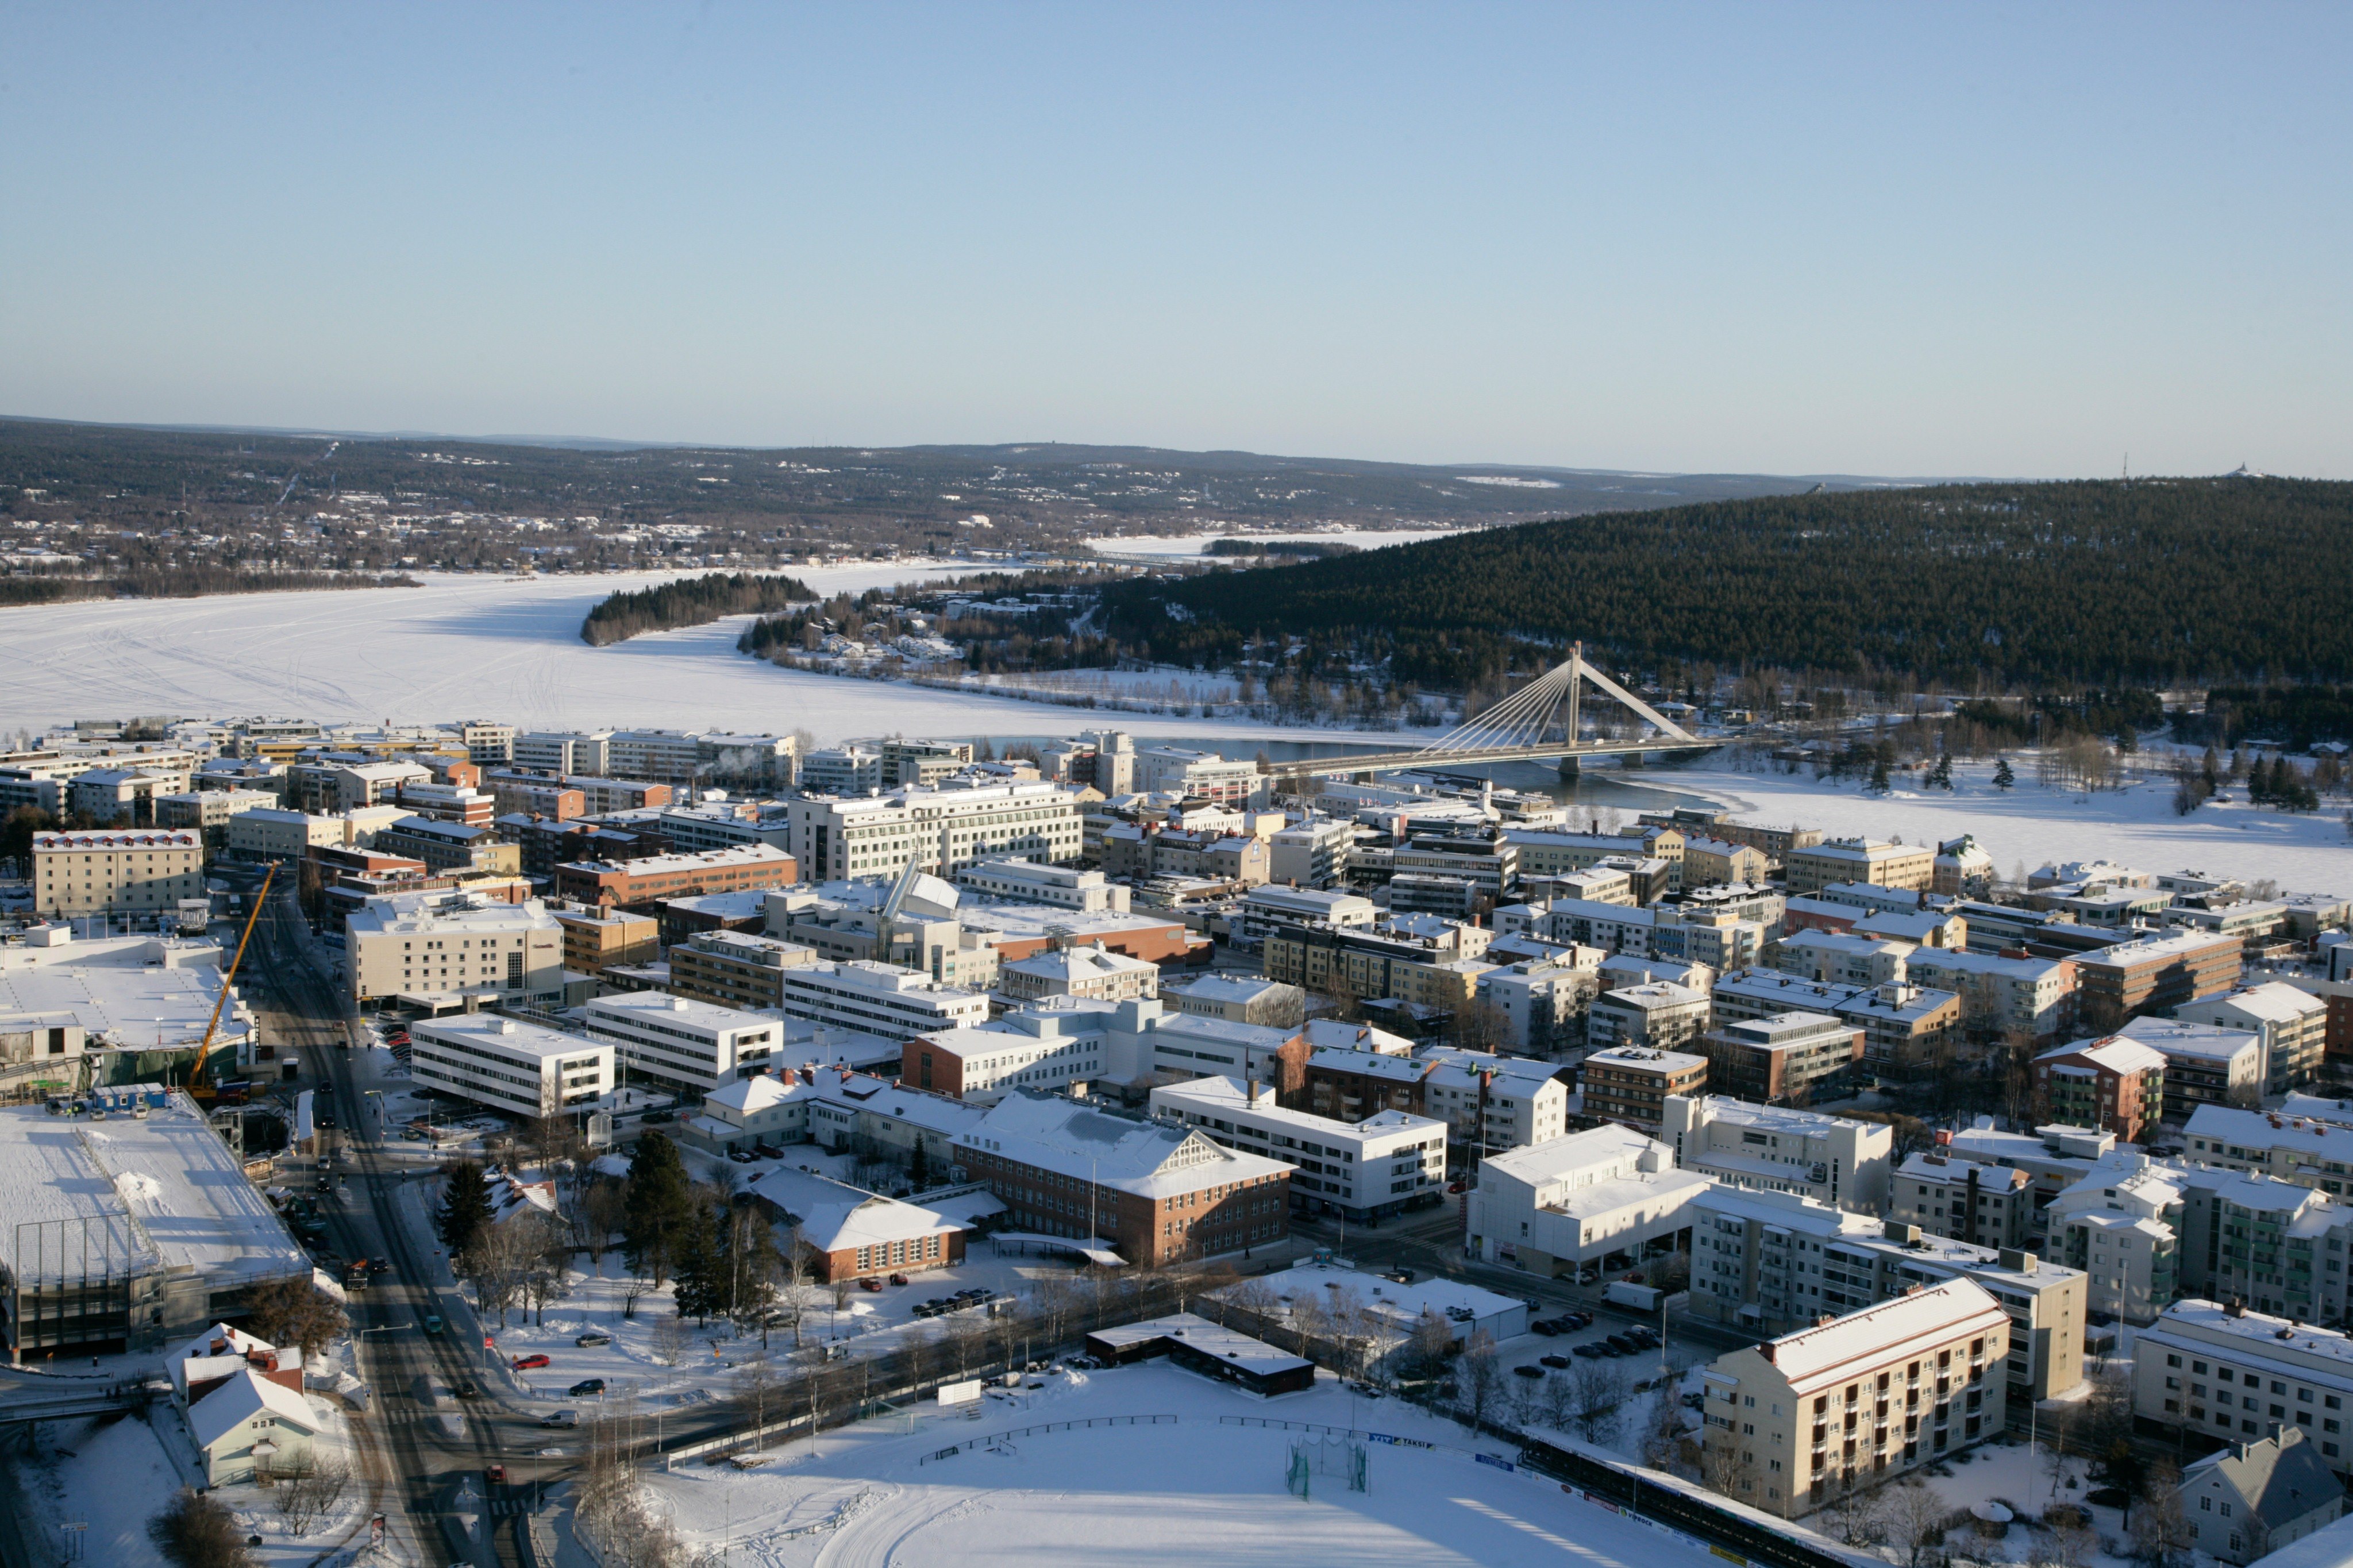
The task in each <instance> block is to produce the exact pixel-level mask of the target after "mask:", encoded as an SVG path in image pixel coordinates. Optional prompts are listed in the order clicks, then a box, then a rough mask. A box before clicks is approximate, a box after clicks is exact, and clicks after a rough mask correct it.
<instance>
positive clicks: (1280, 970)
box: [1260, 916, 1489, 1009]
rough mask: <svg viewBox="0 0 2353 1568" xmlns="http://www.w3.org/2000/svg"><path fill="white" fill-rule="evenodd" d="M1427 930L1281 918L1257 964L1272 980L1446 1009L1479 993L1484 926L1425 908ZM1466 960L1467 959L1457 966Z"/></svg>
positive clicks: (1323, 991)
mask: <svg viewBox="0 0 2353 1568" xmlns="http://www.w3.org/2000/svg"><path fill="white" fill-rule="evenodd" d="M1406 918H1407V919H1409V920H1415V919H1418V920H1422V921H1430V923H1431V928H1432V929H1431V931H1430V933H1429V934H1419V933H1415V934H1408V933H1407V932H1403V931H1398V930H1397V929H1396V928H1395V927H1392V928H1391V929H1390V930H1389V931H1335V930H1329V929H1324V928H1320V927H1313V926H1279V927H1277V928H1275V929H1274V930H1273V931H1270V932H1268V933H1267V937H1266V940H1265V943H1264V946H1263V947H1262V948H1261V954H1260V956H1261V967H1262V968H1263V969H1264V971H1265V973H1266V977H1267V978H1268V979H1270V980H1279V981H1282V983H1283V984H1286V985H1296V986H1299V987H1300V988H1301V989H1302V990H1305V991H1313V992H1316V993H1318V994H1324V995H1329V994H1332V993H1334V992H1335V991H1346V992H1347V993H1348V994H1351V995H1354V996H1357V997H1361V998H1366V999H1368V1000H1369V999H1372V998H1377V997H1390V998H1394V999H1396V1000H1398V1001H1403V1002H1419V1003H1427V1004H1429V1005H1432V1006H1439V1007H1445V1008H1449V1009H1451V1008H1453V1007H1455V1006H1458V1005H1461V1002H1462V1001H1464V1000H1465V999H1467V998H1468V997H1470V996H1472V995H1474V994H1476V990H1477V985H1478V980H1479V976H1480V975H1481V974H1482V973H1485V972H1486V968H1487V966H1485V965H1483V964H1480V963H1478V962H1477V959H1478V955H1479V954H1480V953H1482V952H1485V951H1486V946H1487V942H1488V938H1489V933H1488V932H1486V931H1482V930H1479V929H1478V928H1476V927H1473V926H1465V925H1456V924H1452V923H1450V922H1445V921H1437V920H1435V918H1434V917H1430V916H1413V917H1406ZM1465 965H1467V966H1468V967H1462V966H1465Z"/></svg>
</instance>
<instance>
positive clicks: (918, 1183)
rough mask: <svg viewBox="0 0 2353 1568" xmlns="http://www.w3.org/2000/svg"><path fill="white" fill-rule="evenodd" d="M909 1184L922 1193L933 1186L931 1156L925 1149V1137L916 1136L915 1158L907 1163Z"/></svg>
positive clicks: (919, 1134) (918, 1134)
mask: <svg viewBox="0 0 2353 1568" xmlns="http://www.w3.org/2000/svg"><path fill="white" fill-rule="evenodd" d="M907 1184H908V1185H909V1186H911V1187H913V1188H914V1190H915V1191H917V1192H919V1193H920V1192H922V1191H923V1189H924V1188H925V1187H927V1186H930V1185H931V1184H932V1164H931V1155H930V1154H929V1153H928V1152H925V1150H924V1148H923V1134H922V1133H920V1132H918V1133H916V1134H915V1153H914V1157H913V1159H911V1160H909V1161H908V1162H907Z"/></svg>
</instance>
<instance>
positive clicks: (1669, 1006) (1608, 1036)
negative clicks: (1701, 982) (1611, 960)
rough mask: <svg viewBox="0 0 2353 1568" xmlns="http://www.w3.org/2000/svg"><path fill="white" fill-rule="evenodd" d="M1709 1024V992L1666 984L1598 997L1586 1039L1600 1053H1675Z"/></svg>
mask: <svg viewBox="0 0 2353 1568" xmlns="http://www.w3.org/2000/svg"><path fill="white" fill-rule="evenodd" d="M1707 1024H1708V994H1707V993H1706V992H1705V991H1704V990H1700V989H1698V988H1696V987H1694V986H1689V985H1678V984H1675V983H1674V982H1672V981H1671V980H1661V981H1653V982H1651V983H1650V984H1645V985H1628V986H1623V987H1620V989H1618V990H1615V991H1604V992H1602V993H1600V994H1599V995H1597V996H1595V997H1594V998H1593V1001H1592V1004H1591V1005H1590V1006H1589V1007H1588V1009H1587V1011H1586V1015H1585V1037H1586V1042H1587V1043H1588V1045H1590V1046H1591V1047H1593V1048H1594V1049H1595V1050H1597V1051H1611V1050H1616V1049H1618V1048H1620V1047H1648V1048H1650V1049H1651V1050H1662V1051H1672V1050H1677V1049H1680V1048H1683V1047H1687V1046H1689V1045H1690V1044H1691V1042H1692V1041H1694V1040H1696V1039H1697V1038H1699V1037H1700V1036H1702V1035H1704V1034H1705V1033H1706V1032H1707ZM1676 1092H1681V1091H1680V1090H1678V1091H1676Z"/></svg>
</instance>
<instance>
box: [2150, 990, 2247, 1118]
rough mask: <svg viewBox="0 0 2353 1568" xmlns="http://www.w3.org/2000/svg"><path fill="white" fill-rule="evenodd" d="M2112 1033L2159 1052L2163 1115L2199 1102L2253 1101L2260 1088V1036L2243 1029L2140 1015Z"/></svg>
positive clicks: (2178, 1114) (2184, 1114)
mask: <svg viewBox="0 0 2353 1568" xmlns="http://www.w3.org/2000/svg"><path fill="white" fill-rule="evenodd" d="M2116 1038H2118V1039H2125V1040H2132V1041H2135V1042H2137V1043H2138V1044H2140V1045H2144V1046H2147V1047H2148V1048H2149V1049H2151V1050H2153V1051H2155V1052H2157V1053H2158V1055H2159V1056H2161V1057H2163V1058H2165V1120H2166V1121H2174V1122H2180V1121H2188V1120H2189V1117H2190V1114H2191V1113H2192V1112H2193V1111H2195V1110H2197V1109H2198V1108H2199V1107H2200V1106H2201V1105H2248V1106H2252V1105H2254V1104H2257V1103H2259V1102H2260V1101H2261V1100H2262V1099H2263V1092H2264V1070H2263V1069H2264V1057H2263V1038H2262V1037H2261V1036H2259V1035H2256V1034H2255V1033H2254V1032H2253V1031H2252V1030H2249V1029H2226V1028H2220V1027H2217V1026H2214V1025H2212V1024H2192V1023H2187V1022H2184V1021H2182V1020H2181V1019H2179V1018H2157V1017H2151V1016H2147V1015H2143V1016H2140V1017H2137V1018H2134V1019H2131V1020H2129V1021H2128V1022H2126V1025H2125V1026H2124V1027H2123V1028H2121V1029H2119V1030H2117V1031H2116Z"/></svg>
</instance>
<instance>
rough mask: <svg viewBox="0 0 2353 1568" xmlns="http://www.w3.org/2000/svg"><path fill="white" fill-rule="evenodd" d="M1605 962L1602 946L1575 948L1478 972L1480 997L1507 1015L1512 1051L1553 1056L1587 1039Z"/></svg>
mask: <svg viewBox="0 0 2353 1568" xmlns="http://www.w3.org/2000/svg"><path fill="white" fill-rule="evenodd" d="M1600 960H1601V950H1600V949H1599V948H1592V947H1572V948H1567V949H1565V950H1563V951H1562V952H1560V953H1558V954H1557V955H1556V956H1554V957H1551V958H1546V959H1530V960H1527V961H1525V962H1522V963H1507V964H1502V965H1499V966H1497V967H1496V968H1493V969H1490V970H1488V971H1486V972H1485V973H1482V974H1481V975H1480V976H1479V978H1478V981H1477V982H1476V984H1477V985H1478V995H1479V999H1480V1000H1481V1001H1482V1002H1485V1003H1486V1004H1488V1005H1490V1006H1492V1007H1493V1008H1494V1009H1495V1010H1496V1012H1497V1013H1499V1014H1501V1015H1502V1016H1503V1019H1504V1039H1505V1042H1506V1043H1507V1044H1508V1045H1510V1047H1512V1049H1514V1050H1515V1051H1521V1052H1525V1053H1527V1054H1530V1055H1535V1056H1548V1055H1550V1054H1552V1053H1553V1052H1556V1051H1559V1050H1565V1049H1567V1048H1568V1047H1572V1046H1575V1045H1576V1044H1577V1043H1578V1041H1580V1040H1582V1039H1583V1038H1584V1037H1585V1016H1586V1012H1587V1009H1588V1006H1589V1005H1590V1004H1591V1002H1592V1000H1593V998H1594V997H1595V996H1596V995H1598V994H1599V993H1600V989H1601V976H1600V973H1599V967H1598V966H1599V963H1600Z"/></svg>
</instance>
